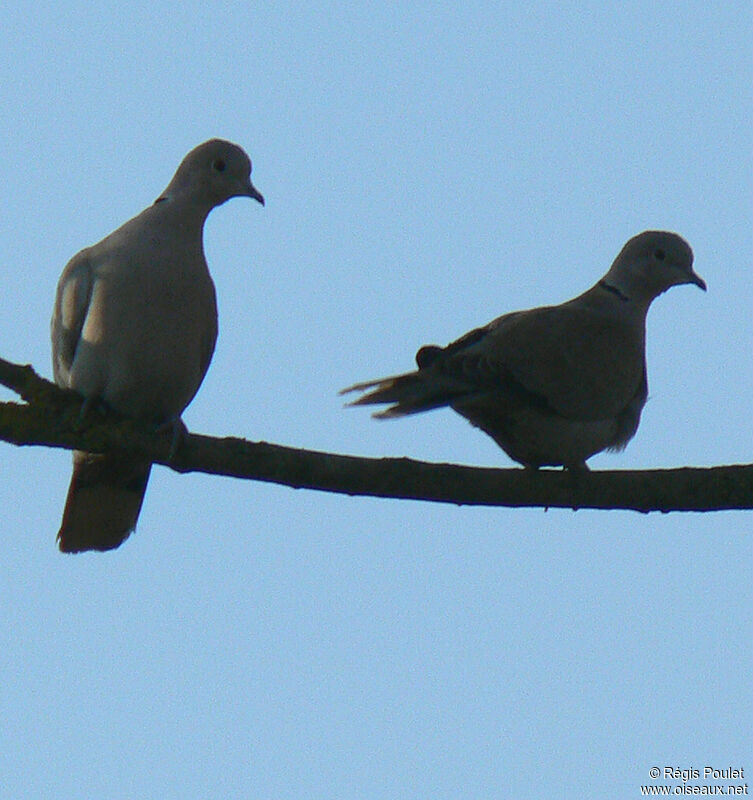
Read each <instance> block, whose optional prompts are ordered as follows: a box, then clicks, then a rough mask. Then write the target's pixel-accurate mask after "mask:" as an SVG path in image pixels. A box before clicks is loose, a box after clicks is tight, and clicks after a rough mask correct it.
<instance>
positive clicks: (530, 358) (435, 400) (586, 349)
mask: <svg viewBox="0 0 753 800" xmlns="http://www.w3.org/2000/svg"><path fill="white" fill-rule="evenodd" d="M684 283H693V284H695V285H696V286H699V287H700V288H701V289H704V290H705V289H706V284H705V283H704V281H703V280H702V279H701V278H700V277H699V276H698V275H696V273H695V272H694V271H693V252H692V250H691V249H690V246H689V245H688V244H687V242H685V240H684V239H682V238H681V237H680V236H678V235H677V234H674V233H667V232H664V231H646V232H644V233H641V234H639V235H638V236H635V237H633V238H632V239H630V241H628V243H627V244H626V245H625V246H624V247H623V248H622V250H621V251H620V253H619V255H618V256H617V258H616V259H615V261H614V263H613V264H612V266H611V268H610V270H609V272H608V273H607V274H606V275H605V276H604V278H602V279H601V280H600V281H599V282H598V283H596V285H595V286H593V287H592V288H591V289H589V290H588V291H587V292H585V293H584V294H581V295H579V296H578V297H576V298H574V299H573V300H570V301H568V302H566V303H562V304H561V305H558V306H545V307H542V308H533V309H530V310H527V311H517V312H513V313H511V314H506V315H504V316H502V317H499V318H498V319H495V320H494V321H493V322H490V323H489V324H488V325H486V326H485V327H483V328H478V329H476V330H473V331H471V332H470V333H467V334H466V335H465V336H463V337H461V338H460V339H458V340H457V341H455V342H452V343H451V344H449V345H447V347H444V348H443V347H438V346H436V345H429V346H427V347H423V348H421V349H420V350H419V351H418V353H417V355H416V363H417V364H418V370H416V371H415V372H409V373H406V374H404V375H396V376H392V377H388V378H382V379H379V380H375V381H367V382H365V383H359V384H356V385H354V386H351V387H349V388H348V389H345V390H343V392H351V391H360V392H364V391H365V392H367V394H365V395H364V396H363V397H361V398H359V399H358V400H356V401H355V402H353V403H351V405H367V404H379V403H390V404H392V405H391V406H390V407H389V408H387V409H386V410H384V411H381V412H379V413H377V414H375V415H374V416H375V417H378V418H382V419H385V418H392V417H399V416H404V415H406V414H414V413H417V412H419V411H428V410H429V409H432V408H439V407H441V406H450V407H451V408H453V409H454V410H455V411H457V412H458V413H459V414H462V415H463V416H464V417H466V418H467V419H468V420H469V421H470V422H471V423H472V424H473V425H475V426H477V427H478V428H481V430H483V431H485V432H486V433H488V434H489V435H490V436H491V437H492V438H493V439H494V440H495V441H496V442H497V444H499V446H500V447H501V448H502V449H503V450H504V451H505V452H506V453H507V454H508V455H509V456H510V457H511V458H513V459H514V460H515V461H518V462H520V463H521V464H524V465H525V466H528V467H534V468H536V467H540V466H545V465H549V466H565V467H567V468H570V469H586V468H587V467H586V463H585V462H586V459H588V458H590V457H591V456H592V455H594V454H595V453H598V452H600V451H602V450H621V449H622V448H624V447H625V445H626V444H627V443H628V441H629V440H630V439H631V438H632V437H633V436H634V434H635V432H636V430H637V428H638V423H639V422H640V416H641V411H642V409H643V406H644V404H645V402H646V397H647V392H648V385H647V379H646V356H645V321H646V313H647V311H648V308H649V306H650V305H651V302H652V301H653V300H654V298H655V297H657V296H658V295H659V294H661V293H662V292H664V291H666V290H667V289H669V288H670V287H671V286H675V285H678V284H684Z"/></svg>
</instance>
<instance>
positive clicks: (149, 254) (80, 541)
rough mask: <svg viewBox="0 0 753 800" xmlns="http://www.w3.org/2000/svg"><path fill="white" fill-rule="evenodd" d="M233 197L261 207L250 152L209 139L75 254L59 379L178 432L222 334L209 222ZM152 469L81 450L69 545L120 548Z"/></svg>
mask: <svg viewBox="0 0 753 800" xmlns="http://www.w3.org/2000/svg"><path fill="white" fill-rule="evenodd" d="M231 197H252V198H253V199H254V200H258V201H259V202H260V203H261V204H262V205H263V204H264V198H263V197H262V196H261V194H260V193H259V192H258V191H257V190H256V188H255V187H254V185H253V184H252V183H251V161H250V160H249V158H248V156H247V155H246V153H245V152H244V151H243V150H242V149H241V148H240V147H238V146H237V145H234V144H231V143H230V142H226V141H223V140H221V139H212V140H210V141H208V142H205V143H204V144H201V145H199V146H198V147H197V148H195V149H194V150H192V151H191V152H190V153H189V154H188V155H187V156H186V157H185V158H184V159H183V162H182V163H181V165H180V166H179V167H178V170H177V172H176V173H175V175H174V177H173V179H172V180H171V181H170V184H169V185H168V187H167V189H165V191H164V192H163V193H162V194H161V195H160V196H159V197H158V198H157V200H156V201H155V203H154V205H152V206H150V207H149V208H147V209H146V210H145V211H142V212H141V214H139V215H138V216H137V217H134V218H133V219H132V220H130V221H129V222H126V223H125V225H123V226H122V227H120V228H118V229H117V230H116V231H115V232H114V233H111V234H110V235H109V236H108V237H106V238H105V239H103V240H102V241H101V242H99V243H98V244H95V245H94V246H92V247H88V248H86V249H85V250H82V251H81V252H80V253H78V255H76V256H74V257H73V258H72V259H71V261H70V262H69V263H68V265H67V266H66V268H65V269H64V270H63V274H62V276H61V277H60V282H59V283H58V287H57V296H56V298H55V308H54V311H53V315H52V360H53V371H54V374H55V381H56V383H57V384H58V385H59V386H62V387H65V388H69V389H75V390H76V391H77V392H79V393H80V394H82V395H83V396H84V397H85V398H86V399H87V401H89V402H95V401H103V402H104V403H105V404H106V405H108V406H110V407H111V408H113V409H115V410H116V411H118V412H120V413H121V414H124V415H126V416H129V417H133V418H136V419H139V420H142V421H145V422H148V423H150V424H155V425H165V424H171V425H174V426H175V430H176V431H177V430H178V426H180V425H182V423H181V422H180V415H181V413H182V412H183V410H184V409H185V408H186V406H187V405H188V404H189V403H190V402H191V400H192V399H193V397H194V395H195V394H196V392H197V390H198V388H199V385H200V384H201V382H202V380H203V379H204V375H205V373H206V371H207V367H208V366H209V361H210V359H211V358H212V353H213V351H214V344H215V340H216V338H217V305H216V301H215V292H214V284H213V283H212V279H211V277H210V275H209V270H208V269H207V263H206V260H205V258H204V248H203V244H202V232H203V228H204V221H205V220H206V218H207V215H208V214H209V212H210V211H211V210H212V209H213V208H214V207H215V206H218V205H220V204H222V203H224V202H225V201H226V200H229V199H230V198H231ZM150 470H151V464H150V463H149V462H148V461H143V460H141V459H139V458H137V457H134V456H128V455H123V454H118V453H110V454H107V455H95V454H91V453H83V452H78V451H77V452H74V454H73V478H72V479H71V485H70V488H69V490H68V498H67V500H66V504H65V511H64V512H63V522H62V525H61V528H60V532H59V533H58V541H59V545H60V549H61V550H62V551H64V552H69V553H75V552H80V551H82V550H110V549H112V548H115V547H117V546H118V545H119V544H120V543H121V542H122V541H123V540H124V539H125V538H126V537H127V536H128V535H129V534H130V533H131V531H133V529H134V528H135V526H136V520H137V519H138V516H139V511H140V510H141V503H142V501H143V499H144V492H145V491H146V484H147V481H148V479H149V472H150Z"/></svg>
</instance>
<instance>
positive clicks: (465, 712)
mask: <svg viewBox="0 0 753 800" xmlns="http://www.w3.org/2000/svg"><path fill="white" fill-rule="evenodd" d="M0 65H1V69H2V76H3V79H2V81H1V82H0V99H1V100H2V107H3V110H4V111H3V123H2V125H1V126H0V152H2V154H3V155H2V158H0V180H2V185H3V186H4V187H5V202H4V206H3V211H4V213H3V214H2V216H1V217H0V248H1V250H2V252H1V259H2V263H3V264H4V265H5V266H4V269H3V270H2V273H1V275H2V277H1V278H0V280H1V281H2V284H1V286H2V291H1V292H0V297H2V300H1V301H0V302H2V308H3V312H2V314H0V339H1V340H2V342H3V347H2V352H1V353H0V355H2V356H3V357H5V358H9V359H12V360H16V361H21V362H29V363H32V364H33V365H34V366H35V367H36V368H37V369H39V370H40V371H41V372H42V373H43V374H45V375H48V376H49V375H50V374H51V368H50V356H49V328H48V325H49V316H50V312H51V306H52V299H53V295H54V289H55V285H56V282H57V279H58V276H59V274H60V271H61V270H62V268H63V266H64V264H65V263H66V261H67V260H68V259H69V258H70V256H72V255H73V254H74V253H75V252H76V251H77V250H79V249H81V248H82V247H84V246H86V245H89V244H92V243H94V242H95V241H98V240H99V239H100V238H102V237H103V236H104V235H106V234H107V233H109V232H110V231H111V230H113V229H114V228H115V227H117V226H118V225H119V224H121V223H122V222H123V221H125V220H126V219H128V218H130V217H131V216H133V215H134V214H136V213H138V212H139V211H140V210H141V209H142V208H144V207H145V206H146V205H148V204H149V203H151V202H152V201H153V200H154V198H155V197H157V195H158V194H159V192H160V191H161V190H162V189H163V188H164V186H165V185H166V184H167V182H168V180H169V179H170V177H171V176H172V174H173V172H174V170H175V168H176V166H177V164H178V163H179V162H180V160H181V158H182V157H183V155H184V154H185V153H186V152H187V151H188V150H190V149H191V148H192V147H194V146H195V145H196V144H198V143H200V142H202V141H204V140H205V139H208V138H210V137H213V136H220V137H224V138H228V139H231V140H233V141H235V142H238V143H239V144H241V145H242V146H243V147H245V148H246V149H247V151H248V152H249V154H250V155H251V158H252V159H253V162H254V182H255V184H256V185H257V186H258V188H259V189H260V190H261V191H262V192H263V193H264V195H265V197H266V199H267V205H266V207H265V208H261V207H259V206H257V205H256V204H253V203H249V202H245V201H243V200H240V199H239V200H233V201H231V202H229V203H228V204H226V205H225V206H223V207H221V208H220V209H218V210H216V211H215V212H213V214H212V216H211V217H210V219H209V221H208V224H207V227H206V231H205V249H206V252H207V258H208V261H209V264H210V268H211V270H212V274H213V277H214V280H215V283H216V286H217V292H218V298H219V308H220V337H219V341H218V345H217V350H216V353H215V357H214V361H213V363H212V366H211V368H210V371H209V374H208V376H207V378H206V380H205V382H204V385H203V387H202V389H201V391H200V393H199V395H198V396H197V398H196V400H195V401H194V402H193V404H192V405H191V406H190V408H189V409H188V410H187V412H186V414H185V415H184V420H185V422H186V424H187V425H188V427H189V428H190V429H191V430H194V431H196V432H201V433H206V434H215V435H235V436H245V437H247V438H249V439H253V440H266V441H272V442H278V443H281V444H286V445H291V446H299V447H309V448H315V449H321V450H331V451H334V452H342V453H351V454H357V455H365V456H382V455H394V456H399V455H407V456H410V457H412V458H418V459H427V460H434V461H451V462H459V463H465V464H479V465H490V466H511V465H512V464H511V462H510V461H509V459H508V458H507V457H506V456H505V455H504V453H503V452H502V451H501V450H499V449H498V448H497V447H496V446H495V445H494V443H493V442H492V441H491V439H488V438H487V437H485V436H484V435H483V434H481V433H480V432H478V431H476V430H474V429H473V428H471V427H470V426H469V425H468V424H467V423H466V422H465V421H464V420H463V419H461V418H460V417H458V416H456V415H454V414H453V413H452V412H450V411H447V410H445V411H437V412H432V413H430V414H426V415H422V416H419V417H414V418H409V419H404V420H399V421H395V422H381V423H379V422H375V421H373V420H371V419H370V417H369V414H368V412H367V411H366V410H363V409H348V410H344V409H343V408H342V399H341V398H338V397H337V390H338V389H340V388H342V387H343V386H346V385H349V384H351V383H353V382H354V381H357V380H365V379H367V378H372V377H378V376H380V375H384V374H390V373H392V372H397V371H402V370H406V369H409V368H410V367H411V366H412V364H413V355H414V353H415V351H416V349H417V348H418V347H419V346H420V345H422V344H426V343H429V342H436V343H440V344H443V343H446V342H448V341H450V340H451V339H453V338H455V337H456V336H458V335H460V334H462V333H464V332H465V331H466V330H468V329H469V328H472V327H475V326H478V325H481V324H484V323H486V322H487V321H489V320H490V319H492V318H493V317H495V316H498V315H499V314H501V313H503V312H506V311H511V310H515V309H518V308H526V307H530V306H535V305H541V304H548V303H556V302H561V301H563V300H566V299H569V298H570V297H572V296H574V295H575V294H578V293H579V292H581V291H582V290H584V289H585V288H587V287H589V286H590V285H591V284H592V283H593V282H594V281H595V280H597V279H598V278H599V277H600V276H601V275H602V274H603V273H604V272H605V271H606V269H607V268H608V266H609V264H610V263H611V261H612V259H613V258H614V256H615V255H616V253H617V252H618V251H619V249H620V248H621V247H622V245H623V243H624V242H625V241H626V240H627V239H628V238H629V237H630V236H632V235H634V234H635V233H638V232H639V231H641V230H644V229H647V228H662V229H669V230H675V231H677V232H679V233H681V234H682V235H683V236H685V237H686V238H687V239H688V241H689V242H690V243H691V244H692V246H693V248H694V251H695V256H696V261H695V266H696V269H697V271H698V273H699V274H700V275H702V276H703V277H704V278H705V279H706V281H707V282H708V285H709V291H708V293H707V294H705V295H704V294H703V293H702V292H699V291H697V290H695V289H693V288H692V287H680V288H677V289H674V290H672V291H671V292H670V293H668V294H667V295H664V296H662V297H661V298H660V299H659V300H658V301H657V302H656V303H655V304H654V306H653V307H652V309H651V312H650V315H649V320H648V348H647V349H648V369H649V390H650V399H649V402H648V404H647V406H646V409H645V411H644V415H643V421H642V424H641V427H640V429H639V431H638V434H637V436H636V438H635V439H634V440H633V442H631V443H630V445H629V446H628V448H627V450H626V451H625V452H624V453H622V454H617V455H615V454H604V455H599V456H597V457H595V458H593V459H592V461H591V466H592V467H593V468H602V469H613V468H626V469H640V468H653V467H673V466H683V465H697V466H703V465H712V464H726V463H747V462H750V461H751V460H753V434H751V426H750V402H751V401H750V398H751V395H752V394H753V361H752V360H751V358H750V353H751V351H752V350H753V333H752V332H751V326H750V308H751V304H752V303H753V290H752V289H751V281H750V274H751V263H752V262H753V228H752V226H751V195H752V194H753V179H752V178H751V170H750V162H751V153H753V128H752V127H751V124H750V120H751V118H753V89H752V88H751V87H753V14H752V13H751V9H750V6H749V4H747V3H721V4H709V3H700V2H689V3H685V4H681V5H680V4H662V3H645V2H625V3H622V4H619V7H617V4H604V3H569V2H564V3H543V2H532V3H527V4H520V3H477V2H468V3H464V4H462V5H459V6H457V7H450V6H438V5H436V4H429V3H423V2H416V3H412V4H410V7H408V4H390V3H373V4H372V3H363V2H353V3H346V4H338V3H319V4H300V3H297V4H292V3H291V4H274V5H272V4H259V3H248V2H245V3H235V4H233V3H213V4H205V3H202V4H200V3H196V2H190V1H189V2H186V3H183V4H181V5H179V6H178V5H175V4H170V3H165V2H162V0H155V1H154V2H150V3H148V4H147V3H143V4H142V3H131V4H128V5H126V6H123V5H122V4H114V3H110V2H105V3H100V4H97V5H96V6H92V5H91V4H88V3H77V2H72V3H65V4H62V5H61V4H58V3H50V2H45V0H42V2H38V3H35V4H34V7H33V9H32V8H31V7H27V6H26V4H9V6H8V7H5V8H3V9H2V10H0ZM2 396H3V397H4V398H6V399H10V397H11V395H10V393H7V392H5V393H3V395H2ZM0 447H1V448H2V456H3V470H2V477H1V478H0V504H1V506H0V507H2V509H3V520H2V525H0V536H1V537H2V544H3V565H2V575H3V579H2V586H3V597H4V602H3V604H2V611H0V718H1V719H2V738H3V744H2V746H1V747H0V776H1V777H0V781H2V785H3V787H4V788H3V794H4V795H5V796H8V797H14V798H88V797H91V798H134V797H145V798H146V797H159V798H194V797H196V798H205V797H270V798H271V797H274V798H300V797H322V798H355V797H358V798H391V799H392V798H428V797H431V798H434V799H436V798H459V797H463V798H495V797H500V798H507V797H516V798H541V797H561V798H582V797H616V798H632V797H638V796H640V792H639V787H640V785H642V784H650V783H652V781H651V779H650V777H649V770H650V768H651V767H653V766H659V767H664V766H665V765H670V766H676V767H680V768H690V767H695V768H701V769H702V768H703V766H705V765H707V764H708V765H712V766H717V767H723V766H728V765H734V766H742V767H746V768H750V769H751V770H753V760H752V759H751V754H752V753H753V736H752V735H751V728H750V720H751V717H752V716H753V692H752V691H751V680H750V675H751V672H752V670H753V663H752V662H753V658H752V654H751V648H750V641H751V638H752V634H753V625H752V623H751V618H752V615H751V607H752V605H753V598H752V597H751V588H750V586H751V567H752V566H753V547H752V545H751V528H752V527H753V523H751V517H750V514H749V513H747V512H746V513H734V512H725V513H718V514H672V515H664V516H662V515H657V514H653V515H648V516H644V515H639V514H635V513H628V512H622V511H611V512H592V511H579V512H577V513H574V512H571V511H557V510H552V511H549V512H544V511H543V510H514V509H478V508H476V509H473V508H454V507H448V506H440V505H432V504H429V503H415V502H401V501H392V500H374V499H363V498H347V497H340V496H333V495H327V494H323V493H316V492H304V491H293V490H291V489H287V488H283V487H277V486H272V485H267V484H255V483H251V482H241V481H233V480H229V479H222V478H216V477H210V476H205V475H188V476H180V475H177V474H175V473H172V472H170V471H169V470H166V469H164V468H156V469H155V470H154V471H153V473H152V478H151V482H150V487H149V490H148V493H147V497H146V502H145V505H144V509H143V512H142V515H141V519H140V524H139V527H138V530H137V532H136V534H135V535H134V536H132V537H131V539H130V540H128V541H127V542H126V543H125V545H124V546H123V547H122V548H121V549H120V550H118V551H116V552H114V553H109V554H105V555H101V554H87V555H82V556H78V557H66V556H63V555H61V554H60V553H58V551H57V549H56V547H55V541H54V539H55V533H56V531H57V529H58V525H59V520H60V515H61V512H62V507H63V503H64V499H65V492H66V489H67V484H68V479H69V471H70V454H69V453H67V452H63V451H53V450H49V449H43V448H24V449H19V448H14V447H12V446H10V445H7V444H6V445H0ZM653 783H658V782H656V781H654V782H653ZM676 783H677V782H675V784H676Z"/></svg>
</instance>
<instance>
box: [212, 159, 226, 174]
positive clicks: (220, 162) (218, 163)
mask: <svg viewBox="0 0 753 800" xmlns="http://www.w3.org/2000/svg"><path fill="white" fill-rule="evenodd" d="M226 166H227V164H226V163H225V160H224V159H223V158H215V160H214V161H213V162H212V169H216V170H217V172H224V171H225V167H226Z"/></svg>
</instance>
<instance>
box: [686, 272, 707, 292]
mask: <svg viewBox="0 0 753 800" xmlns="http://www.w3.org/2000/svg"><path fill="white" fill-rule="evenodd" d="M688 283H694V284H695V285H696V286H697V287H698V288H699V289H703V291H704V292H705V291H706V281H705V280H704V279H703V278H702V277H701V276H700V275H696V274H695V272H693V271H692V270H691V271H690V275H689V276H688Z"/></svg>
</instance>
